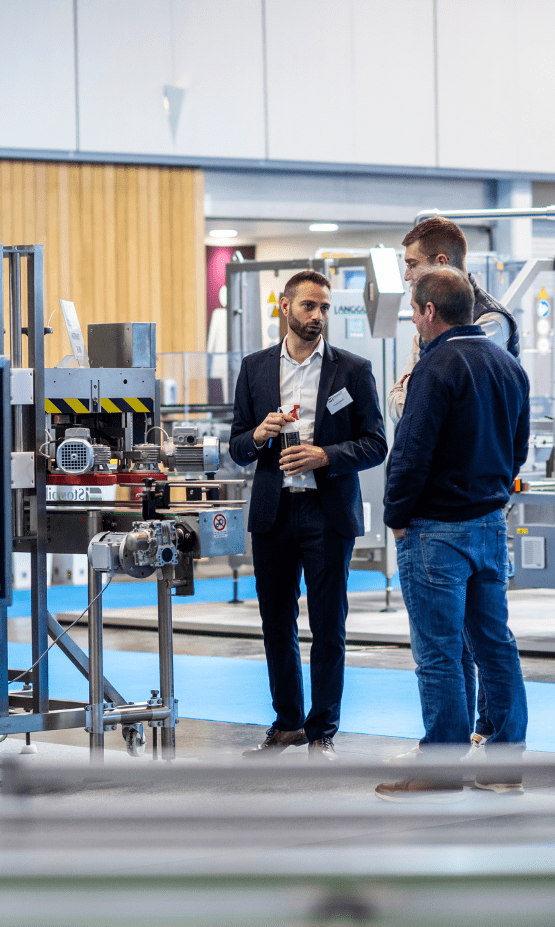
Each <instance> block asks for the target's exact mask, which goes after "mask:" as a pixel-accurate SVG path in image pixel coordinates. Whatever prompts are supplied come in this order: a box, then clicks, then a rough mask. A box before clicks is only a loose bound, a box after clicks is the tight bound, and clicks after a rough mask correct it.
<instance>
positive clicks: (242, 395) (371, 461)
mask: <svg viewBox="0 0 555 927" xmlns="http://www.w3.org/2000/svg"><path fill="white" fill-rule="evenodd" d="M280 354H281V344H276V345H273V346H272V347H271V348H267V349H266V350H265V351H257V352H256V354H249V355H248V357H245V359H244V360H243V363H242V365H241V371H240V373H239V377H238V379H237V387H236V390H235V405H234V409H233V424H232V426H231V438H230V442H229V453H230V454H231V457H232V458H233V460H234V461H235V462H236V463H237V464H240V465H241V466H247V464H252V463H254V462H255V461H256V462H257V467H256V472H255V476H254V482H253V487H252V496H251V506H250V514H249V525H248V527H249V531H254V532H265V531H269V530H270V528H271V527H272V525H273V524H274V521H275V519H276V515H277V510H278V505H279V500H280V494H281V485H282V479H283V474H282V471H281V470H280V469H279V455H280V450H281V447H280V441H279V438H278V439H277V440H274V441H272V446H271V447H268V443H266V444H265V445H264V446H263V447H262V448H260V449H257V448H256V446H255V443H254V440H253V433H254V430H255V428H256V427H257V426H258V425H260V424H261V422H263V421H264V419H265V418H266V416H267V415H268V413H269V412H276V411H277V409H278V407H279V406H280V405H281V399H280ZM344 387H345V388H346V389H347V390H348V392H349V395H350V396H351V397H352V399H353V401H352V402H351V403H349V405H347V406H344V407H343V408H342V409H340V410H339V411H338V412H335V413H334V414H333V415H332V414H331V412H330V411H329V410H328V409H327V407H326V402H327V400H328V399H329V397H330V396H333V394H334V393H337V392H339V390H341V389H343V388H344ZM314 444H315V445H317V446H319V447H322V448H324V450H325V451H326V453H327V455H328V457H329V466H326V467H319V468H317V469H316V470H314V476H315V479H316V486H317V489H318V491H319V496H320V501H321V504H322V508H323V510H324V514H325V515H326V517H327V518H328V520H329V522H330V523H331V525H332V526H333V527H334V528H335V530H336V531H338V532H339V534H341V535H343V536H344V537H358V536H361V535H363V534H364V518H363V511H362V500H361V496H360V484H359V479H358V475H357V473H358V471H359V470H367V469H369V468H370V467H375V466H377V465H378V464H380V463H381V462H382V461H383V460H384V459H385V455H386V453H387V444H386V440H385V432H384V427H383V419H382V416H381V413H380V408H379V404H378V394H377V391H376V383H375V381H374V377H373V375H372V365H371V364H370V361H368V360H365V359H364V358H362V357H358V356H357V355H356V354H350V353H349V352H348V351H342V350H339V349H338V348H333V347H331V345H329V344H328V343H327V342H325V345H324V356H323V358H322V371H321V374H320V385H319V388H318V398H317V402H316V417H315V422H314Z"/></svg>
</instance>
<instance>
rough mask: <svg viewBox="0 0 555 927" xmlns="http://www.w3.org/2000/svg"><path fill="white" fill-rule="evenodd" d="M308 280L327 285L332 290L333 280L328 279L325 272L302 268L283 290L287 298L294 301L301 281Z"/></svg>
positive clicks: (319, 284) (318, 284)
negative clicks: (320, 272)
mask: <svg viewBox="0 0 555 927" xmlns="http://www.w3.org/2000/svg"><path fill="white" fill-rule="evenodd" d="M307 280H308V282H309V283H315V284H316V285H317V286H323V287H326V288H327V289H328V290H330V292H331V281H330V280H328V278H327V277H324V275H323V274H319V273H318V272H317V271H315V270H300V271H299V273H298V274H295V275H294V276H293V277H291V279H290V280H288V281H287V283H286V284H285V289H284V291H283V295H284V296H285V298H286V299H288V300H289V302H293V300H294V299H295V296H296V295H297V290H298V289H299V287H300V285H301V283H306V281H307Z"/></svg>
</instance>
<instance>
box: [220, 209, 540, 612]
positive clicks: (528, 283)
mask: <svg viewBox="0 0 555 927" xmlns="http://www.w3.org/2000/svg"><path fill="white" fill-rule="evenodd" d="M516 212H517V211H516V210H479V211H477V210H473V211H472V210H471V211H470V212H468V213H467V212H464V213H463V212H462V211H461V212H460V213H457V212H449V211H445V212H442V211H437V210H435V211H433V213H431V212H427V213H421V214H420V215H419V216H418V217H417V220H420V219H423V218H426V217H427V216H429V215H431V214H435V213H438V214H441V215H444V216H447V217H451V218H453V219H455V221H457V219H458V218H468V217H471V218H485V219H490V218H491V219H497V218H511V217H513V214H516ZM529 212H531V213H532V214H533V215H534V216H536V215H538V214H543V215H550V214H551V213H550V208H549V207H548V208H547V209H546V210H530V211H529ZM519 215H520V213H519ZM467 266H468V269H469V271H471V272H472V273H473V274H474V275H475V277H476V278H477V280H478V282H479V284H480V285H481V286H482V287H483V288H484V289H486V290H487V291H488V292H490V293H492V295H494V296H496V297H497V298H498V299H500V301H501V302H502V303H503V305H505V306H506V307H507V308H508V309H509V310H510V311H511V312H512V313H513V314H514V315H515V317H516V319H517V322H518V324H519V327H520V326H522V324H523V319H524V311H523V309H522V304H523V299H528V300H530V299H533V298H534V297H533V294H532V293H530V292H529V291H530V288H531V287H532V286H533V285H534V283H535V282H536V284H535V285H536V286H537V287H538V292H539V293H541V294H542V295H543V298H537V302H538V314H539V312H540V309H541V311H543V313H544V315H543V316H542V318H541V325H538V333H539V334H538V336H537V338H538V339H539V337H540V335H541V333H542V332H543V336H542V337H543V341H544V342H545V344H544V343H543V342H541V343H540V342H539V341H538V345H539V347H538V345H536V344H535V339H534V335H535V333H534V332H532V340H533V342H534V344H533V346H531V347H529V346H528V342H526V345H525V346H524V353H523V358H522V360H523V363H524V365H525V366H526V367H527V369H528V368H530V369H529V371H528V372H529V374H530V376H531V380H532V381H533V385H532V437H531V454H530V457H529V462H528V464H527V467H529V468H531V473H530V474H528V475H527V476H526V477H525V479H526V485H528V480H529V478H530V477H532V480H534V479H536V480H537V479H538V478H540V480H541V482H540V483H539V484H538V483H537V482H536V483H534V482H532V483H530V490H531V493H530V494H526V493H521V494H515V495H514V496H513V499H512V508H511V511H510V520H509V525H510V529H511V535H512V536H514V559H515V576H514V584H515V585H518V586H544V587H550V586H555V527H554V526H555V479H554V478H553V477H554V474H555V469H554V463H553V451H552V448H553V408H552V402H553V400H552V397H553V395H554V388H553V382H554V375H553V368H552V366H550V370H549V373H548V374H547V375H546V376H547V380H548V381H549V383H548V387H547V389H548V395H545V396H541V395H537V394H536V392H535V390H534V376H533V372H534V367H533V365H534V363H535V361H534V358H535V357H536V354H537V353H538V350H539V351H540V353H541V351H544V352H546V351H547V356H546V358H545V360H544V361H543V363H544V365H545V363H546V362H547V363H549V364H550V365H552V359H553V352H552V346H551V340H550V339H552V327H553V326H552V321H551V314H552V312H553V307H552V305H551V303H552V296H549V295H548V293H546V292H544V290H543V289H542V287H543V286H544V284H545V286H547V287H548V289H549V287H551V289H550V292H551V293H553V279H552V272H553V270H554V261H553V258H536V259H532V260H530V261H528V262H526V263H525V262H523V261H513V260H507V259H506V258H500V257H498V256H497V255H495V254H493V253H484V254H478V253H476V254H469V255H468V258H467ZM307 267H310V268H312V269H314V270H316V271H319V272H320V273H323V274H325V275H326V276H328V277H330V278H331V280H332V305H331V311H330V316H329V321H328V331H327V337H328V338H329V340H330V342H331V343H332V344H334V345H336V346H338V347H341V348H345V349H346V350H349V351H352V352H353V353H355V354H360V355H362V356H364V357H367V358H368V359H369V360H370V361H371V363H372V370H373V373H374V376H375V378H376V384H377V388H378V395H379V398H380V405H381V407H382V409H383V410H385V409H386V408H387V406H386V396H387V394H388V392H389V389H390V387H391V384H392V383H393V382H394V380H395V379H396V378H397V377H398V375H399V371H400V370H401V369H402V366H403V364H404V362H405V359H406V357H407V355H408V352H409V349H410V344H411V342H412V338H413V335H414V326H413V325H412V324H410V320H411V318H412V309H411V308H410V299H409V296H408V294H404V287H403V283H402V279H401V269H402V266H401V261H400V258H399V256H398V255H397V257H395V251H394V249H392V248H373V249H370V250H369V251H368V252H365V253H361V252H358V253H357V254H353V255H352V256H348V255H344V256H329V255H328V256H326V253H325V252H319V256H318V257H316V258H312V259H307V260H294V261H266V262H258V261H232V262H230V263H229V264H228V265H227V280H226V283H227V293H228V315H227V325H228V346H229V350H230V354H229V358H230V365H229V382H228V384H226V385H225V391H226V393H227V395H228V396H232V395H233V390H234V387H235V382H236V379H237V375H238V372H239V367H240V362H241V358H242V356H243V355H244V354H245V353H250V352H251V351H256V350H260V349H261V348H265V347H268V346H269V345H270V344H272V343H275V342H276V341H278V340H279V339H280V338H281V337H282V336H283V334H284V332H285V328H284V325H283V322H282V321H281V319H280V313H279V297H280V294H281V293H282V291H283V287H284V285H285V282H286V281H287V279H288V278H289V277H291V276H292V275H293V274H294V273H295V272H296V271H298V270H301V269H305V268H307ZM546 278H548V279H549V281H551V282H550V283H549V282H547V280H546ZM528 327H529V326H528V324H526V325H525V326H524V328H522V329H521V335H522V337H523V340H524V337H525V336H526V334H527V332H526V329H527V328H528ZM546 345H547V347H546ZM541 362H542V360H541V359H540V360H538V361H536V363H537V365H539V364H540V363H541ZM384 419H385V423H386V434H387V439H388V444H389V445H390V446H391V444H392V441H393V437H394V435H393V427H392V425H391V422H390V421H389V418H388V416H387V414H384ZM550 453H551V457H550V458H549V461H548V460H547V458H548V456H549V454H550ZM546 462H547V472H546V470H545V467H546ZM534 471H538V472H537V473H535V472H534ZM360 480H361V490H362V498H363V505H364V512H365V528H366V531H365V535H364V537H362V538H357V540H356V543H355V548H354V553H353V559H352V561H351V567H352V568H355V569H368V570H378V571H380V572H382V573H383V574H384V575H385V577H386V583H387V585H386V608H389V606H390V590H391V578H392V576H393V575H394V573H395V572H396V569H397V561H396V556H395V548H394V545H393V541H392V537H391V533H390V532H388V531H386V529H385V528H384V526H383V502H382V500H383V494H384V484H385V465H382V466H381V467H376V468H375V469H373V470H370V471H364V472H363V473H361V474H360ZM524 485H525V484H524V483H523V488H524ZM532 490H533V492H532ZM516 503H519V504H516ZM532 506H533V508H532ZM532 538H535V539H536V540H534V541H532ZM532 547H533V549H534V556H533V557H532V556H531V552H532ZM540 548H541V551H540ZM552 548H553V550H552ZM523 558H524V559H523Z"/></svg>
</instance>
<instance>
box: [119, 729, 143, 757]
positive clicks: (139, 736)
mask: <svg viewBox="0 0 555 927" xmlns="http://www.w3.org/2000/svg"><path fill="white" fill-rule="evenodd" d="M122 733H123V736H124V738H125V743H126V746H127V752H128V754H129V756H142V755H143V753H144V752H145V749H146V740H145V736H144V734H143V729H142V725H141V728H140V730H139V729H137V728H136V727H128V728H125V730H124V731H123V732H122Z"/></svg>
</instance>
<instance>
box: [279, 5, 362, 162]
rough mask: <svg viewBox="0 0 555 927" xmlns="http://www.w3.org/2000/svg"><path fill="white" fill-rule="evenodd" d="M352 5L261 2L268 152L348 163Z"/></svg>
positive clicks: (351, 110) (289, 157)
mask: <svg viewBox="0 0 555 927" xmlns="http://www.w3.org/2000/svg"><path fill="white" fill-rule="evenodd" d="M351 39H352V21H351V15H350V4H349V3H345V2H340V3H338V2H337V0H302V2H299V0H266V43H267V44H266V48H267V68H268V137H269V157H270V158H273V159H277V160H292V161H328V162H329V161H339V162H341V161H342V162H352V161H353V160H354V132H355V122H354V116H355V113H354V106H353V103H354V101H353V94H352V87H353V79H354V72H353V67H354V63H353V54H352V51H353V49H352V41H351Z"/></svg>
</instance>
